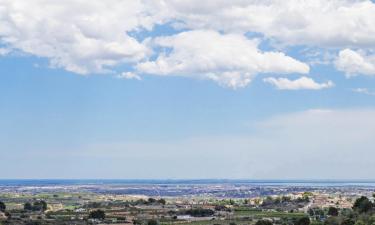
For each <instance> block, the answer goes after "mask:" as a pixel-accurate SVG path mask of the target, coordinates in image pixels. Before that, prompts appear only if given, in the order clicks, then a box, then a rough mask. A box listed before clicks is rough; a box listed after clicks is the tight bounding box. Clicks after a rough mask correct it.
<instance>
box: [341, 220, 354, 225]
mask: <svg viewBox="0 0 375 225" xmlns="http://www.w3.org/2000/svg"><path fill="white" fill-rule="evenodd" d="M340 225H354V221H353V220H351V219H344V220H343V221H342V222H341V224H340Z"/></svg>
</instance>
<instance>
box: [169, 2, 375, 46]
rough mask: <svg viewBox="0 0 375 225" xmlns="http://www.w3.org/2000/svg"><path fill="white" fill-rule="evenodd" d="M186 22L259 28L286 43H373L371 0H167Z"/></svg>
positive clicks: (374, 11)
mask: <svg viewBox="0 0 375 225" xmlns="http://www.w3.org/2000/svg"><path fill="white" fill-rule="evenodd" d="M166 2H167V5H168V6H169V7H170V8H171V9H170V11H174V12H175V13H174V14H175V17H176V18H178V19H179V22H180V26H181V23H182V24H184V26H185V27H188V28H192V29H207V28H208V29H215V30H221V31H225V32H242V33H243V32H249V31H250V32H259V33H262V34H264V35H265V36H266V37H269V38H275V39H277V40H278V41H281V42H282V43H284V44H288V45H295V44H307V45H314V46H324V47H347V46H357V47H365V46H366V47H373V46H374V45H375V3H373V2H372V1H370V0H356V1H351V0H313V1H300V0H283V1H280V0H266V1H257V0H250V1H248V0H234V1H225V0H220V1H205V2H204V3H202V1H199V0H192V1H179V0H166Z"/></svg>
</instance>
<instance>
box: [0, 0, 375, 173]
mask: <svg viewBox="0 0 375 225" xmlns="http://www.w3.org/2000/svg"><path fill="white" fill-rule="evenodd" d="M374 137H375V2H373V1H370V0H350V1H349V0H305V1H300V0H283V1H281V0H265V1H257V0H233V1H226V0H215V1H214V0H208V1H197V0H189V1H182V0H152V1H150V0H107V1H100V0H91V1H87V0H74V1H73V0H66V1H52V0H29V1H23V0H0V154H1V158H0V159H1V163H0V171H1V172H0V178H4V179H9V178H13V179H20V178H29V179H47V178H57V179H58V178H72V179H78V178H108V179H113V178H115V179H116V178H118V179H204V178H229V179H375V177H374V175H373V171H375V164H374V163H373V161H374V158H375V152H374V146H375V138H374Z"/></svg>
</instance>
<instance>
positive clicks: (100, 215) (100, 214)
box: [89, 209, 105, 220]
mask: <svg viewBox="0 0 375 225" xmlns="http://www.w3.org/2000/svg"><path fill="white" fill-rule="evenodd" d="M89 218H91V219H100V220H104V219H105V212H104V211H103V210H100V209H98V210H94V211H91V212H90V214H89Z"/></svg>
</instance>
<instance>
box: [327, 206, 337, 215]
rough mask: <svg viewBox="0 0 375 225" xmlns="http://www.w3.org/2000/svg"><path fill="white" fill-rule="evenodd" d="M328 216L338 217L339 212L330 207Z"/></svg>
mask: <svg viewBox="0 0 375 225" xmlns="http://www.w3.org/2000/svg"><path fill="white" fill-rule="evenodd" d="M328 215H329V216H338V215H339V210H338V209H337V208H336V207H329V208H328Z"/></svg>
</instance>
